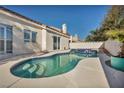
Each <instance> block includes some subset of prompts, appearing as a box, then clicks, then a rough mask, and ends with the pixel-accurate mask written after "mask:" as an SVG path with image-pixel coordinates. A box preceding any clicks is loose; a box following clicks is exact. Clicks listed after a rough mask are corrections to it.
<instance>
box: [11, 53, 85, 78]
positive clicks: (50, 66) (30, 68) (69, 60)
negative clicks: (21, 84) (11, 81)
mask: <svg viewBox="0 0 124 93" xmlns="http://www.w3.org/2000/svg"><path fill="white" fill-rule="evenodd" d="M85 56H86V54H85V55H84V54H83V55H79V54H78V53H71V52H70V53H65V54H56V55H53V56H49V57H44V58H34V59H29V60H26V61H23V62H20V63H19V64H16V65H14V66H13V67H12V68H11V73H12V74H14V75H15V76H18V77H23V78H42V77H50V76H55V75H58V74H62V73H66V72H68V71H70V70H72V69H73V68H74V67H75V66H76V65H77V64H78V62H79V61H80V60H81V59H84V58H85Z"/></svg>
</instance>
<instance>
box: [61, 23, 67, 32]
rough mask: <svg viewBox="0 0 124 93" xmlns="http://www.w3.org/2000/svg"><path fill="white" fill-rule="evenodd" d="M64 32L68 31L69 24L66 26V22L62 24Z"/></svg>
mask: <svg viewBox="0 0 124 93" xmlns="http://www.w3.org/2000/svg"><path fill="white" fill-rule="evenodd" d="M62 32H63V33H65V34H66V33H67V26H66V24H62Z"/></svg>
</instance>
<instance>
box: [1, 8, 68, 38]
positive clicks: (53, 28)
mask: <svg viewBox="0 0 124 93" xmlns="http://www.w3.org/2000/svg"><path fill="white" fill-rule="evenodd" d="M0 10H3V11H6V12H9V13H11V14H14V15H16V16H18V17H20V18H23V19H26V20H28V21H30V22H33V23H35V24H38V25H40V26H43V25H44V24H42V23H40V22H38V21H35V20H33V19H31V18H28V17H26V16H23V15H21V14H19V13H17V12H14V11H12V10H10V9H7V8H5V7H2V6H0ZM45 26H46V28H49V29H52V30H54V31H53V32H57V33H59V34H61V35H64V36H66V37H68V38H69V34H68V33H67V34H65V33H63V32H62V30H61V29H59V28H56V27H52V26H47V25H45Z"/></svg>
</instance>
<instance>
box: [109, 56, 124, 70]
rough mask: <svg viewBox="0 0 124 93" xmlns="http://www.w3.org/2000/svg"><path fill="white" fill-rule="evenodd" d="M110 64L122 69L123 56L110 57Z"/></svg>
mask: <svg viewBox="0 0 124 93" xmlns="http://www.w3.org/2000/svg"><path fill="white" fill-rule="evenodd" d="M111 66H112V67H114V68H116V69H118V70H122V71H124V58H120V57H111Z"/></svg>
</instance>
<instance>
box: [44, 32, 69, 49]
mask: <svg viewBox="0 0 124 93" xmlns="http://www.w3.org/2000/svg"><path fill="white" fill-rule="evenodd" d="M53 36H57V37H60V50H64V47H65V48H66V49H69V38H67V37H63V36H61V35H58V34H56V33H53V32H50V31H47V35H46V41H47V42H46V49H47V50H48V51H53Z"/></svg>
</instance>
